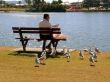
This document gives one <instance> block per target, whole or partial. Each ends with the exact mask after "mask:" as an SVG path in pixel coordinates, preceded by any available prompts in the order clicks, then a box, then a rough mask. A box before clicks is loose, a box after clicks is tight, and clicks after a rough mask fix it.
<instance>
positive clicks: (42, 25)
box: [39, 19, 51, 28]
mask: <svg viewBox="0 0 110 82" xmlns="http://www.w3.org/2000/svg"><path fill="white" fill-rule="evenodd" d="M39 28H51V24H50V23H49V21H47V20H45V19H44V20H43V21H41V22H40V23H39Z"/></svg>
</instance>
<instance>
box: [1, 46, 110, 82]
mask: <svg viewBox="0 0 110 82" xmlns="http://www.w3.org/2000/svg"><path fill="white" fill-rule="evenodd" d="M13 49H14V47H2V46H1V47H0V82H110V52H101V53H99V54H98V62H97V63H96V64H95V66H90V65H89V60H88V55H87V53H85V56H84V60H80V59H79V55H78V51H73V52H71V60H70V62H67V61H66V59H65V58H64V57H63V56H60V57H59V58H48V59H47V60H46V65H40V67H34V66H35V62H34V59H35V57H34V56H29V55H34V54H33V53H32V54H31V53H30V54H29V55H27V56H26V54H25V55H24V56H23V54H13V53H14V52H13V51H12V50H13Z"/></svg>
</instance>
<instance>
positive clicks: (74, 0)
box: [5, 0, 82, 3]
mask: <svg viewBox="0 0 110 82" xmlns="http://www.w3.org/2000/svg"><path fill="white" fill-rule="evenodd" d="M5 1H22V0H5ZM45 1H46V2H51V1H53V0H45ZM62 1H63V2H70V3H71V2H81V1H82V0H62Z"/></svg>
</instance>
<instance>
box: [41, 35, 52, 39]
mask: <svg viewBox="0 0 110 82" xmlns="http://www.w3.org/2000/svg"><path fill="white" fill-rule="evenodd" d="M40 38H42V39H52V38H53V36H52V35H43V34H40Z"/></svg>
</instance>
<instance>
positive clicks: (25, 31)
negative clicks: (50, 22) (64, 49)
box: [12, 27, 66, 51]
mask: <svg viewBox="0 0 110 82" xmlns="http://www.w3.org/2000/svg"><path fill="white" fill-rule="evenodd" d="M12 30H13V33H17V34H19V37H17V38H16V39H19V40H20V42H21V44H22V47H23V51H26V45H27V43H28V41H29V40H37V41H43V45H42V50H45V45H46V41H47V40H51V39H50V38H47V39H44V38H40V36H39V37H38V38H31V37H27V36H24V35H25V34H41V33H45V34H61V29H60V28H37V27H12ZM36 36H37V35H36ZM60 40H63V41H65V40H66V39H54V41H55V42H56V43H58V41H60Z"/></svg>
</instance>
